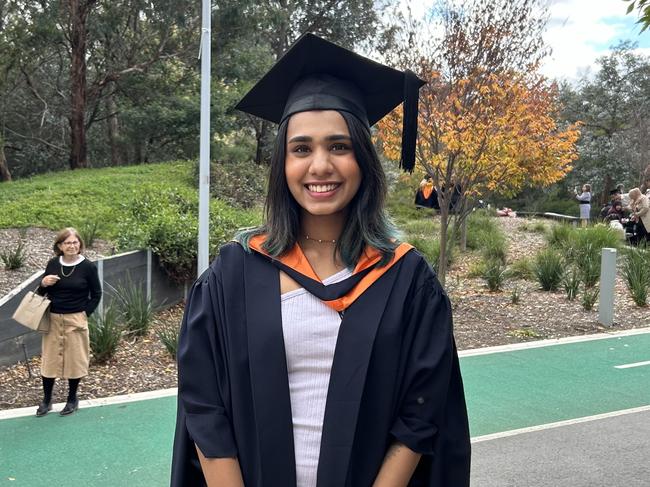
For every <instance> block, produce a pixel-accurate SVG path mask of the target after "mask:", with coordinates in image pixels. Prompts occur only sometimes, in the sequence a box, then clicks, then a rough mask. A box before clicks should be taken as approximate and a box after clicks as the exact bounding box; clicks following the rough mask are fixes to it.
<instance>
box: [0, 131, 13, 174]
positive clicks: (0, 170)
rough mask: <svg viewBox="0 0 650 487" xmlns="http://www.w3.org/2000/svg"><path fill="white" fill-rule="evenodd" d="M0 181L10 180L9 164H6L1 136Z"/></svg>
mask: <svg viewBox="0 0 650 487" xmlns="http://www.w3.org/2000/svg"><path fill="white" fill-rule="evenodd" d="M0 181H11V173H10V172H9V166H7V159H6V157H5V144H4V140H3V139H2V137H0Z"/></svg>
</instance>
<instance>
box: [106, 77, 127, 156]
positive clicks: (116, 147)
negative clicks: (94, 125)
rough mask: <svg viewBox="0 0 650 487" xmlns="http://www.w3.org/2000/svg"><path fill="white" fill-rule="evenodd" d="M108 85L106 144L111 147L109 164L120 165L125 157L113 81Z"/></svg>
mask: <svg viewBox="0 0 650 487" xmlns="http://www.w3.org/2000/svg"><path fill="white" fill-rule="evenodd" d="M111 85H112V86H109V90H110V93H111V94H110V95H109V96H108V98H107V99H106V109H107V110H108V113H109V116H108V119H107V124H108V144H109V146H110V148H111V165H112V166H121V165H122V164H124V163H125V161H126V158H125V154H124V150H123V146H122V136H121V135H120V121H119V119H118V118H117V103H115V86H114V85H115V83H114V82H111Z"/></svg>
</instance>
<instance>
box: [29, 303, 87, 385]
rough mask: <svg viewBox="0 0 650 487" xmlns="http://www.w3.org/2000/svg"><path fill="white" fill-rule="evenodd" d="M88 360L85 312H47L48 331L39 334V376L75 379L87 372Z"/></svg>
mask: <svg viewBox="0 0 650 487" xmlns="http://www.w3.org/2000/svg"><path fill="white" fill-rule="evenodd" d="M89 360H90V340H89V337H88V317H87V316H86V313H85V312H83V311H81V312H79V313H70V314H59V313H50V331H49V332H48V333H46V334H45V335H43V355H42V359H41V375H42V376H43V377H57V378H60V379H78V378H80V377H84V376H86V375H88V363H89Z"/></svg>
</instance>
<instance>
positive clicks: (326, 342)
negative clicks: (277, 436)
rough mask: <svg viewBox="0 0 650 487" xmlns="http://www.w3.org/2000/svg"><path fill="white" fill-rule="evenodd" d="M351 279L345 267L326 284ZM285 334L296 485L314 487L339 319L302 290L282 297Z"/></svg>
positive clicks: (329, 278)
mask: <svg viewBox="0 0 650 487" xmlns="http://www.w3.org/2000/svg"><path fill="white" fill-rule="evenodd" d="M351 275H352V271H351V270H349V269H344V270H342V271H341V272H338V273H336V274H334V275H333V276H330V277H328V278H327V279H324V280H323V284H332V283H335V282H339V281H342V280H344V279H345V278H347V277H349V276H351ZM281 301H282V334H283V335H284V348H285V351H286V356H287V370H288V373H289V392H290V396H291V414H292V416H293V443H294V448H295V453H296V480H297V484H296V485H297V487H316V473H317V470H318V457H319V455H320V439H321V433H322V431H323V417H324V415H325V402H326V401H327V389H328V387H329V381H330V371H331V370H332V361H333V359H334V350H335V348H336V339H337V338H338V333H339V326H340V325H341V318H340V316H339V314H338V313H337V312H336V311H335V310H333V309H332V308H330V307H329V306H327V305H325V304H324V303H323V302H322V301H321V300H320V299H318V298H317V297H315V296H313V295H312V294H309V292H308V291H306V290H305V289H303V288H300V289H296V290H294V291H290V292H288V293H285V294H283V295H282V296H281Z"/></svg>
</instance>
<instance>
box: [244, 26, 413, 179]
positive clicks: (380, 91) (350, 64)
mask: <svg viewBox="0 0 650 487" xmlns="http://www.w3.org/2000/svg"><path fill="white" fill-rule="evenodd" d="M424 84H425V82H424V81H422V80H421V79H420V78H418V77H417V76H416V75H415V74H414V73H413V72H411V71H409V70H406V71H404V72H402V71H399V70H397V69H393V68H390V67H388V66H385V65H383V64H379V63H377V62H375V61H371V60H370V59H367V58H365V57H363V56H360V55H358V54H356V53H354V52H352V51H349V50H347V49H344V48H342V47H340V46H337V45H336V44H333V43H331V42H328V41H326V40H324V39H321V38H320V37H318V36H315V35H314V34H310V33H307V34H303V35H302V36H301V37H300V38H299V39H298V40H297V41H296V42H294V43H293V45H292V46H291V47H290V48H289V49H288V50H287V52H286V53H285V54H284V55H283V56H282V57H281V58H280V59H279V60H278V61H277V62H276V63H275V65H274V66H273V67H272V68H271V69H270V70H269V72H268V73H266V74H265V75H264V77H263V78H262V79H261V80H260V81H258V82H257V84H256V85H255V86H253V88H252V89H251V90H250V91H249V92H248V93H247V94H246V96H244V98H243V99H242V100H241V101H240V102H239V103H238V104H237V106H236V107H235V108H237V109H239V110H241V111H243V112H246V113H250V114H251V115H256V116H258V117H260V118H263V119H265V120H268V121H270V122H275V123H281V122H283V121H284V120H286V119H287V118H288V117H289V116H291V115H293V114H294V113H298V112H305V111H309V110H341V111H346V112H349V113H351V114H352V115H354V116H355V117H357V118H358V119H359V120H361V122H363V123H364V124H366V125H367V126H368V127H371V126H372V125H374V124H375V123H377V122H378V121H379V120H381V119H382V118H383V117H384V116H386V115H387V114H388V113H390V112H391V111H392V110H393V109H394V108H395V107H396V106H397V105H399V104H400V103H402V102H404V110H403V113H404V119H403V129H402V160H401V163H400V164H401V166H402V168H404V170H407V171H412V170H413V167H414V165H415V144H416V141H417V117H418V92H419V89H420V87H421V86H422V85H424Z"/></svg>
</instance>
